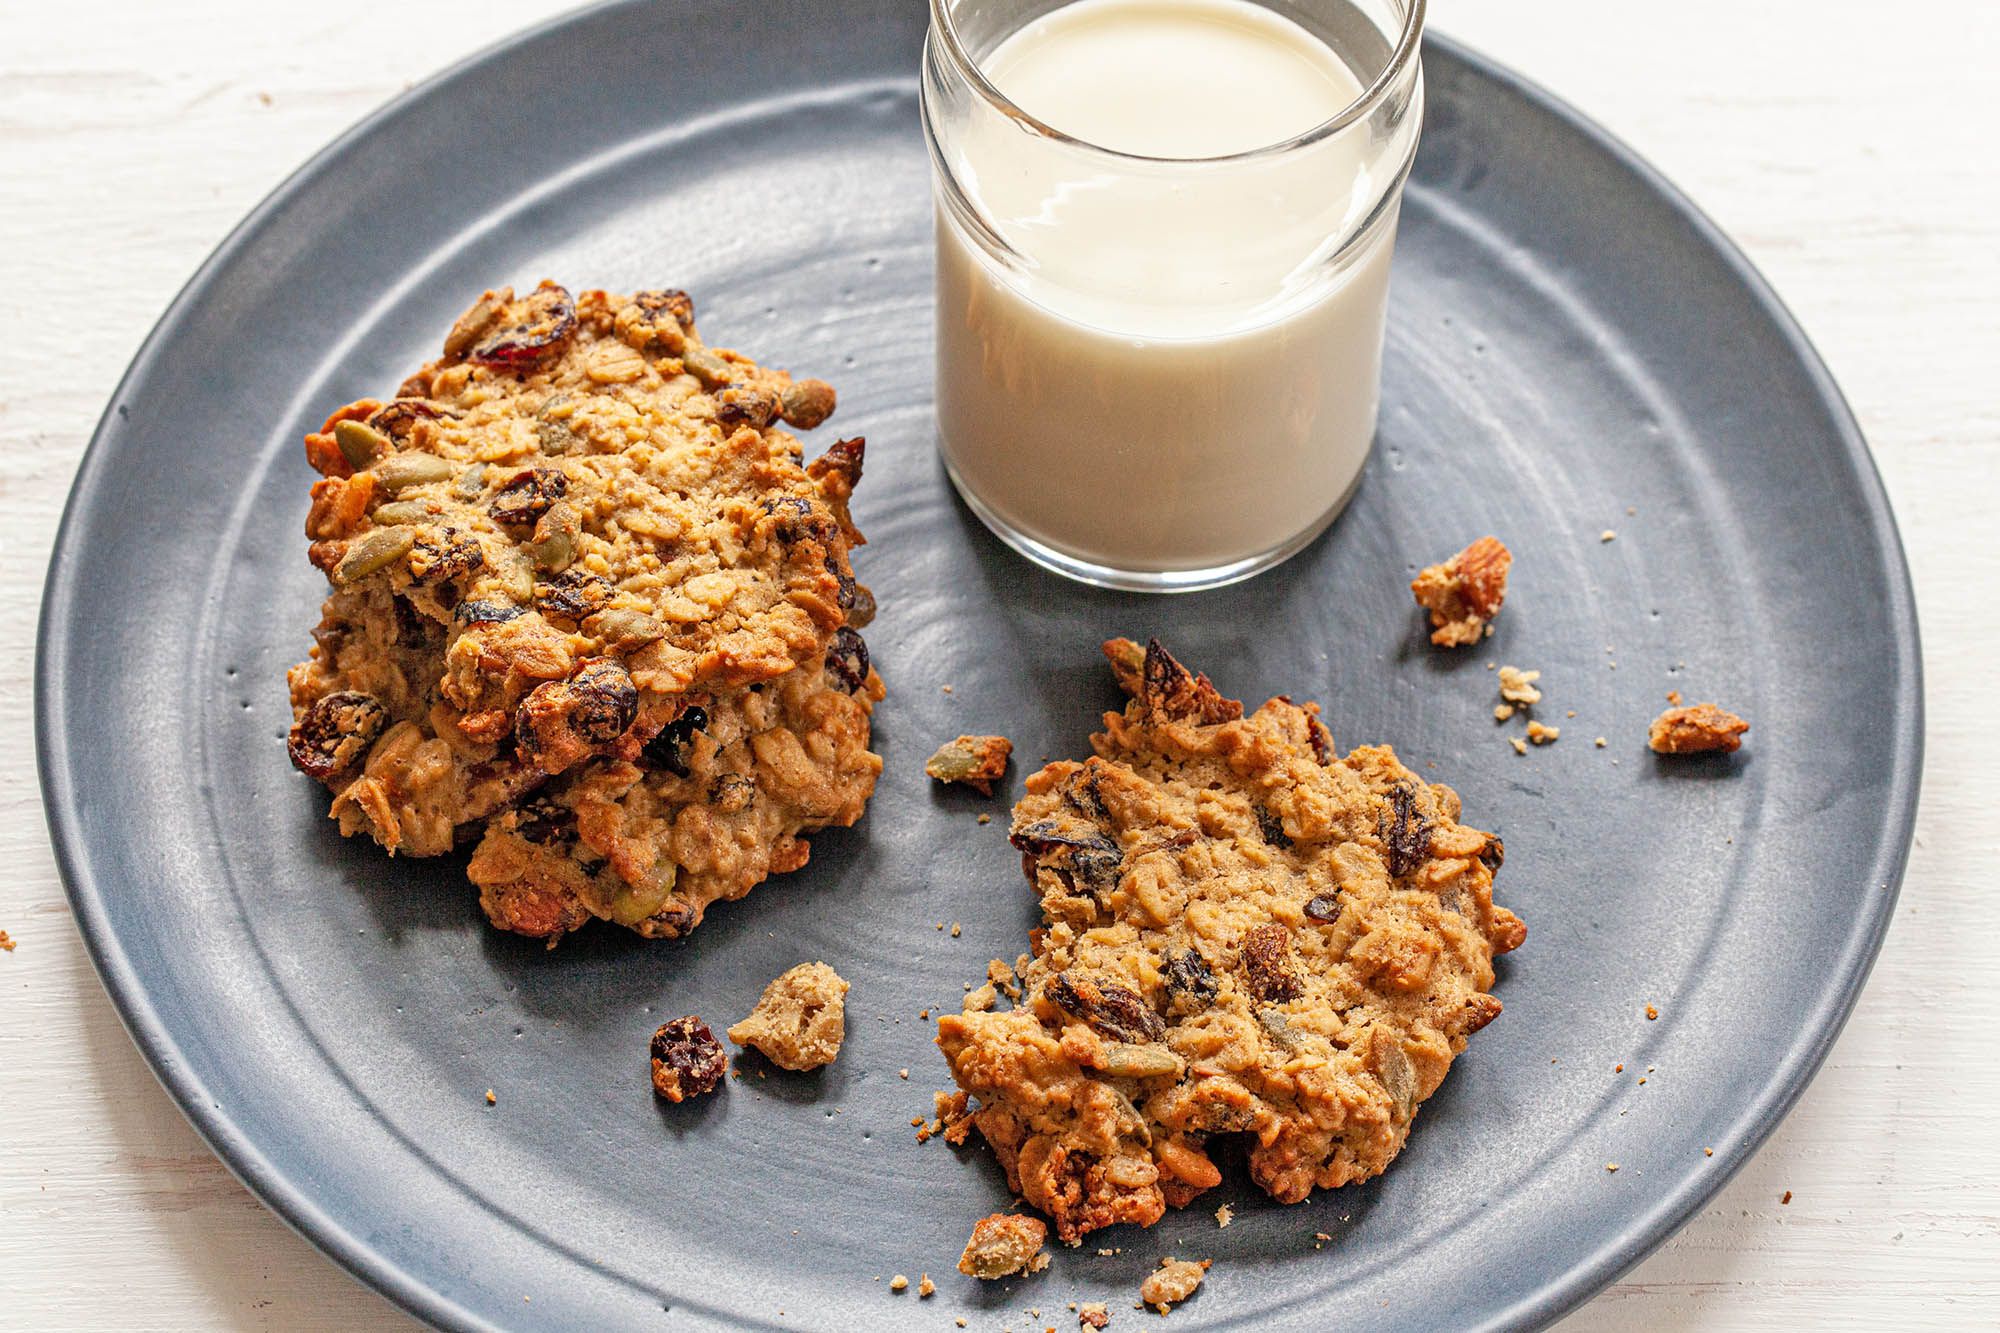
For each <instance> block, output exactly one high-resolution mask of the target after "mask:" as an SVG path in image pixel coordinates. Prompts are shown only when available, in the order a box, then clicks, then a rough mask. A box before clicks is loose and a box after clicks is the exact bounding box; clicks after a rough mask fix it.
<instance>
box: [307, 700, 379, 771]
mask: <svg viewBox="0 0 2000 1333" xmlns="http://www.w3.org/2000/svg"><path fill="white" fill-rule="evenodd" d="M388 721H389V714H388V711H387V710H386V709H384V708H383V707H382V705H381V704H380V703H378V702H376V700H375V698H374V697H373V696H372V695H366V694H361V693H359V692H357V691H355V690H341V691H340V692H339V693H337V694H329V695H326V696H325V697H323V698H321V699H317V700H315V701H314V702H313V705H312V707H310V708H308V709H306V711H305V715H304V716H303V717H301V718H300V719H299V720H298V722H297V723H295V724H294V725H293V727H292V734H291V739H290V742H289V744H288V747H287V748H288V749H289V750H290V751H291V756H292V764H293V766H294V767H296V768H297V769H298V770H299V772H301V773H304V774H305V775H306V776H307V777H309V778H317V779H319V780H320V781H321V782H325V781H327V780H328V779H330V778H333V777H336V776H338V775H339V774H341V773H345V772H346V771H347V770H348V769H350V768H352V767H353V766H354V765H355V764H356V763H358V762H360V760H361V757H362V756H363V755H365V754H367V753H368V747H369V746H371V745H373V744H374V743H375V738H376V737H377V736H379V735H381V734H382V728H383V727H384V726H386V725H387V724H388Z"/></svg>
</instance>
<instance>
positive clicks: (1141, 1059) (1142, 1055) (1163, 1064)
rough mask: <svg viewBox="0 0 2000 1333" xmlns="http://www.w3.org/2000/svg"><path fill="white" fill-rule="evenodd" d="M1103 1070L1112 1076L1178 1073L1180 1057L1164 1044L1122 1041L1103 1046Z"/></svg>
mask: <svg viewBox="0 0 2000 1333" xmlns="http://www.w3.org/2000/svg"><path fill="white" fill-rule="evenodd" d="M1104 1072H1105V1073H1107V1074H1110V1075H1112V1076H1113V1077H1114V1078H1156V1077H1158V1076H1159V1075H1161V1074H1179V1073H1180V1072H1181V1058H1180V1057H1179V1056H1178V1055H1175V1054H1174V1053H1173V1052H1172V1051H1170V1050H1168V1049H1167V1048H1166V1047H1164V1046H1156V1045H1150V1044H1149V1045H1144V1046H1132V1045H1127V1044H1124V1043H1120V1044H1118V1045H1115V1046H1112V1045H1107V1046H1106V1047H1105V1048H1104Z"/></svg>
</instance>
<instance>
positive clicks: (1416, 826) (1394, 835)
mask: <svg viewBox="0 0 2000 1333" xmlns="http://www.w3.org/2000/svg"><path fill="white" fill-rule="evenodd" d="M1380 832H1381V835H1382V842H1383V844H1384V845H1385V846H1386V847H1387V848H1388V849H1389V873H1390V874H1391V875H1393V876H1395V877H1396V878H1398V879H1400V878H1402V877H1403V876H1404V875H1407V874H1410V873H1411V872H1412V871H1414V870H1415V869H1416V868H1417V867H1418V866H1420V865H1422V864H1423V863H1424V862H1425V860H1426V859H1428V858H1429V856H1430V854H1431V826H1430V823H1429V821H1427V820H1426V819H1425V818H1424V817H1423V815H1422V813H1420V812H1419V811H1418V809H1417V789H1416V787H1415V786H1414V785H1413V784H1411V783H1408V782H1399V783H1397V784H1396V785H1395V786H1393V787H1391V788H1389V813H1388V817H1387V818H1386V819H1384V820H1382V821H1381V823H1380Z"/></svg>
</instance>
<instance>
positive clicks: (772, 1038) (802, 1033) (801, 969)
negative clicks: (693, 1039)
mask: <svg viewBox="0 0 2000 1333" xmlns="http://www.w3.org/2000/svg"><path fill="white" fill-rule="evenodd" d="M846 994H847V983H846V982H845V981H843V980H841V977H840V974H839V973H838V972H836V971H834V970H833V969H832V968H830V967H828V966H827V965H826V964H825V963H800V964H799V965H798V966H797V967H795V968H793V969H792V970H791V971H789V972H787V973H785V974H784V975H783V976H781V977H779V978H778V979H777V980H776V981H773V982H772V983H771V984H770V985H768V986H766V987H764V995H763V998H762V999H760V1000H758V1001H757V1007H756V1008H755V1009H753V1010H751V1011H750V1016H749V1017H748V1018H746V1019H744V1020H743V1021H742V1022H741V1023H738V1024H736V1026H734V1027H732V1028H730V1029H729V1039H730V1040H731V1041H733V1042H735V1043H736V1044H737V1045H738V1046H755V1047H756V1048H757V1049H758V1050H760V1051H762V1052H763V1053H764V1055H765V1058H767V1059H768V1060H770V1062H771V1063H772V1064H774V1065H776V1066H778V1067H779V1068H780V1069H792V1070H799V1069H818V1068H819V1067H820V1066H821V1065H830V1064H832V1063H833V1058H834V1057H835V1056H837V1055H839V1054H840V1042H841V1038H843V1037H845V1036H846V1035H847V1003H846V1000H845V998H844V997H845V996H846Z"/></svg>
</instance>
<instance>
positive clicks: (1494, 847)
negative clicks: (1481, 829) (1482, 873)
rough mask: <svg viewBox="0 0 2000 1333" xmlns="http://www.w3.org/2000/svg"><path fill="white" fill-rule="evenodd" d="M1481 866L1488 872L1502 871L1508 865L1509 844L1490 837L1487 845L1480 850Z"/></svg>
mask: <svg viewBox="0 0 2000 1333" xmlns="http://www.w3.org/2000/svg"><path fill="white" fill-rule="evenodd" d="M1479 864H1481V865H1483V866H1485V867H1486V868H1487V869H1488V870H1495V871H1497V870H1498V869H1500V867H1501V866H1503V865H1505V864H1507V844H1506V843H1504V842H1501V841H1500V839H1498V838H1496V837H1488V838H1487V839H1486V845H1485V846H1484V847H1481V848H1480V849H1479Z"/></svg>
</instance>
